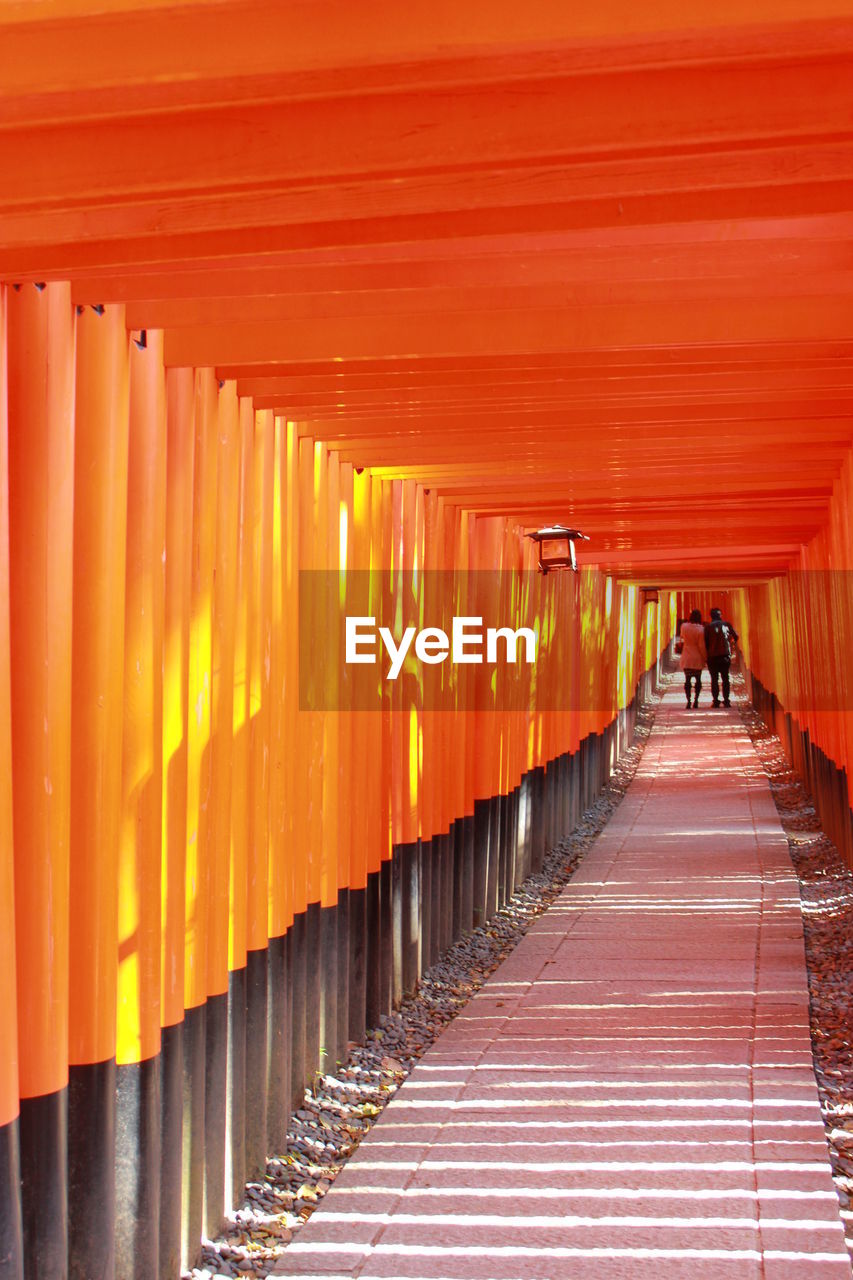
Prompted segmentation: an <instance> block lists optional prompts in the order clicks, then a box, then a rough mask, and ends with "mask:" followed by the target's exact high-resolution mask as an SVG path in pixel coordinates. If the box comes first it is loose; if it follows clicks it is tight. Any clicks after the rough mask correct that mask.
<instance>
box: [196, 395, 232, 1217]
mask: <svg viewBox="0 0 853 1280" xmlns="http://www.w3.org/2000/svg"><path fill="white" fill-rule="evenodd" d="M240 445H241V437H240V417H239V408H238V403H237V388H236V384H235V383H234V382H226V383H224V384H223V385H222V386H220V388H219V397H218V431H217V441H216V449H217V468H216V508H215V516H216V534H215V564H214V571H213V572H214V579H213V583H212V594H213V613H212V618H213V635H212V652H211V663H212V666H211V749H210V815H211V816H210V828H209V835H208V898H207V1002H206V1006H205V1041H206V1043H205V1122H204V1125H205V1189H204V1230H205V1234H206V1235H207V1236H214V1235H216V1233H217V1232H218V1231H219V1230H220V1228H221V1226H222V1222H223V1219H224V1216H225V1213H226V1211H227V1210H228V1209H229V1208H230V1207H231V1203H230V1202H231V1189H230V1185H229V1175H228V1174H227V1170H226V1165H227V1160H226V1149H227V1138H226V1134H227V1127H228V1120H227V1113H228V1106H227V1066H228V920H229V896H230V867H231V796H232V775H231V766H232V759H233V742H234V653H235V641H236V626H237V614H236V610H235V608H234V602H235V598H236V590H237V574H238V553H239V519H240Z"/></svg>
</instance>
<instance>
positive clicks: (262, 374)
mask: <svg viewBox="0 0 853 1280" xmlns="http://www.w3.org/2000/svg"><path fill="white" fill-rule="evenodd" d="M851 8H852V7H851V3H850V0H745V2H744V0H694V2H692V3H690V2H688V3H686V4H685V3H684V2H683V0H678V2H677V3H676V0H649V3H645V4H637V3H635V0H610V2H609V3H606V4H602V3H589V4H586V3H584V4H577V5H568V4H566V3H565V0H524V3H521V4H504V3H496V2H495V0H470V2H469V3H460V0H408V2H407V3H406V4H405V5H400V4H398V3H396V2H395V3H391V0H365V3H359V4H354V3H352V2H351V0H314V2H313V3H305V2H303V3H292V2H290V0H283V2H280V0H266V2H262V0H241V2H238V0H209V2H208V0H198V2H196V3H183V4H180V3H174V2H173V0H111V2H110V3H106V2H105V0H102V3H95V2H93V0H39V2H38V3H24V2H23V0H21V2H18V3H10V2H8V0H4V2H3V3H0V280H2V281H3V284H2V288H0V1009H2V1033H0V1277H2V1280H20V1277H21V1276H22V1275H24V1276H26V1277H27V1280H35V1278H38V1280H62V1278H63V1277H65V1276H66V1275H70V1276H73V1277H75V1278H76V1280H93V1278H95V1277H97V1278H98V1280H110V1278H111V1277H113V1276H116V1277H118V1278H119V1280H125V1278H126V1277H133V1278H134V1280H136V1278H137V1277H138V1278H139V1280H157V1278H158V1277H160V1278H161V1280H174V1278H175V1277H176V1276H177V1275H178V1274H179V1271H180V1268H181V1266H182V1265H186V1264H187V1263H189V1262H191V1260H192V1258H193V1257H194V1255H195V1253H196V1250H197V1248H198V1244H199V1241H200V1238H201V1236H202V1234H203V1233H211V1232H215V1231H216V1230H217V1228H218V1226H219V1224H220V1222H221V1221H222V1218H223V1214H224V1213H225V1212H226V1210H227V1209H228V1208H229V1207H230V1206H232V1205H233V1204H234V1203H235V1202H237V1201H238V1200H239V1198H240V1197H241V1195H242V1188H243V1185H244V1183H245V1181H246V1179H247V1178H248V1177H250V1176H252V1175H254V1174H256V1173H257V1172H258V1171H259V1170H260V1169H261V1168H262V1166H263V1161H264V1157H265V1155H266V1154H267V1153H270V1152H274V1151H275V1150H277V1149H278V1150H280V1149H281V1144H282V1141H283V1135H284V1133H285V1131H286V1129H287V1125H288V1117H289V1114H290V1110H291V1107H292V1105H293V1104H294V1101H295V1100H297V1099H298V1098H299V1097H300V1095H301V1091H302V1089H303V1086H304V1085H305V1083H306V1081H310V1079H311V1077H312V1076H313V1074H314V1073H315V1072H316V1071H317V1070H318V1069H322V1070H327V1069H333V1068H334V1065H335V1063H336V1062H337V1061H338V1060H339V1059H340V1058H341V1057H342V1056H343V1055H344V1054H345V1052H346V1045H347V1042H348V1041H350V1040H359V1039H361V1038H362V1037H363V1035H364V1033H365V1029H366V1027H369V1026H370V1025H371V1024H372V1023H374V1022H376V1020H377V1019H378V1018H379V1016H380V1015H381V1014H383V1013H385V1012H387V1011H389V1010H390V1009H392V1007H393V1006H394V1005H395V1004H396V1003H397V1002H399V1001H400V999H401V997H402V995H403V993H404V992H405V991H406V990H407V989H410V988H411V987H413V985H414V984H415V983H416V981H417V979H418V975H419V973H420V972H421V971H422V969H423V967H424V966H426V965H428V964H429V963H430V962H431V961H433V960H434V959H435V958H436V957H437V956H438V955H439V954H440V953H441V951H442V950H443V949H444V948H445V947H447V946H448V944H449V943H450V942H451V941H452V940H453V939H455V938H456V937H458V936H460V935H461V934H463V933H465V932H466V931H467V930H470V929H471V928H472V927H474V926H476V925H478V924H480V923H481V922H483V921H485V920H486V919H487V918H488V917H489V916H490V914H491V913H493V912H494V911H495V910H497V908H498V907H499V905H500V904H501V903H502V902H503V901H505V899H506V897H507V895H509V894H510V893H511V892H512V890H513V888H514V887H515V886H516V885H517V884H518V883H519V882H520V881H521V880H522V879H523V878H524V877H525V876H527V875H528V874H529V873H530V871H531V870H534V869H536V868H537V867H539V866H541V862H542V858H543V853H544V851H545V850H546V849H547V848H549V847H550V846H551V845H552V844H553V843H554V842H555V841H556V840H557V839H558V838H559V837H561V836H562V835H563V834H564V833H566V832H567V831H568V830H569V829H571V827H572V825H573V824H574V822H575V821H576V819H577V816H578V814H579V813H580V812H581V811H582V809H583V808H584V806H585V805H587V804H589V803H590V802H591V800H592V799H593V798H594V797H595V795H596V794H597V792H598V791H599V790H600V789H601V787H602V786H603V785H604V783H605V781H606V778H607V776H608V773H609V771H610V769H611V768H612V766H613V763H614V761H615V759H616V758H617V755H618V753H619V751H620V750H621V749H622V748H623V746H624V745H625V744H626V743H627V742H628V741H629V739H630V736H631V731H632V726H633V722H634V716H635V711H636V708H637V706H638V703H639V701H640V700H641V699H642V698H643V696H645V695H647V694H648V693H649V692H650V690H651V689H652V688H653V686H654V684H655V682H656V681H657V680H658V677H659V675H660V661H661V655H662V653H663V652H664V651H665V649H666V646H667V644H668V641H669V639H670V637H671V635H672V632H673V628H674V626H675V624H676V621H677V619H678V617H680V616H681V615H682V614H683V613H684V612H685V610H689V608H691V607H694V606H698V607H700V608H702V609H703V611H707V608H708V606H709V605H711V604H715V603H718V604H720V605H721V606H722V607H723V609H724V610H725V611H726V612H727V613H728V614H729V615H730V617H731V619H732V621H733V622H734V624H735V626H736V628H737V630H738V631H739V632H740V636H741V651H742V666H743V669H744V671H745V674H746V677H747V687H748V689H749V691H750V694H751V696H752V698H753V700H754V701H755V702H756V704H757V705H758V706H759V707H760V709H761V710H762V711H763V712H764V714H765V715H766V716H767V717H768V718H770V719H771V721H772V723H773V724H774V726H775V728H776V729H777V730H778V731H779V732H780V733H781V734H782V735H783V738H784V741H785V742H786V744H787V747H788V749H789V751H790V752H791V754H792V756H793V758H794V760H795V762H796V764H797V766H798V768H800V769H801V770H802V771H803V772H804V773H805V774H806V776H807V778H808V781H809V784H810V786H811V787H812V790H813V791H814V792H815V794H816V795H817V797H818V800H819V804H820V809H821V814H822V817H823V820H824V822H825V824H826V825H827V828H828V830H829V831H830V833H831V834H832V835H833V837H834V838H835V840H836V841H837V842H838V843H839V845H840V847H841V848H842V849H843V851H844V853H845V856H846V857H847V858H848V860H850V859H851V849H853V841H851V810H850V793H849V791H848V777H847V773H848V765H849V763H850V753H851V744H853V714H851V712H853V699H851V694H853V687H851V686H853V669H851V664H850V661H849V654H850V652H851V650H853V593H851V591H850V589H849V588H848V585H847V584H848V578H847V573H848V570H849V569H851V567H852V566H851V559H853V530H851V523H850V521H851V517H850V506H851V493H853V462H851V443H853V419H851V411H850V408H851V401H850V387H851V377H853V299H851V279H853V276H851V266H853V250H851V231H852V230H853V212H851V210H853V183H851V178H853V147H851V133H852V132H853V58H851V51H853V17H852V16H851ZM552 522H559V523H565V524H567V525H569V526H571V527H572V528H574V529H578V530H580V531H582V532H583V533H584V534H585V535H586V537H587V538H588V541H578V542H577V544H576V545H577V552H578V562H579V572H577V573H572V572H571V570H568V571H553V572H551V573H549V574H547V575H543V574H541V573H538V572H537V570H536V563H537V560H536V547H535V545H534V542H533V541H532V540H531V539H529V538H528V537H526V536H525V535H526V534H528V533H530V532H531V531H535V530H536V529H538V528H540V527H542V526H544V525H548V524H550V523H552ZM330 582H331V583H332V586H331V588H330V587H329V583H330ZM316 583H319V584H320V586H319V588H316V587H313V586H312V584H316ZM431 584H432V585H431ZM435 584H438V585H437V586H436V585H435ZM649 587H657V588H658V591H657V593H655V592H650V591H648V590H646V591H645V592H644V591H643V590H642V589H643V588H649ZM356 597H357V599H356ZM427 603H430V607H432V606H435V607H436V608H437V609H438V612H439V614H440V615H441V616H442V617H445V616H446V615H447V616H449V615H450V614H452V615H453V616H457V615H459V616H480V617H483V618H496V619H499V620H500V622H501V623H503V624H504V625H512V626H513V627H520V626H529V627H530V628H532V629H533V630H534V632H535V633H536V634H538V637H539V643H540V648H539V653H538V655H537V659H536V662H535V663H534V664H533V665H529V664H526V663H525V662H523V661H521V660H520V659H519V660H518V661H517V662H516V664H515V665H514V666H513V667H512V670H511V673H510V676H509V678H507V671H508V670H509V667H508V666H507V667H506V668H505V669H504V673H503V675H499V672H498V668H497V666H496V665H493V666H492V667H489V666H488V665H487V664H483V665H481V666H479V667H475V666H473V665H470V666H469V665H464V664H457V665H456V666H453V665H451V664H450V663H448V662H445V663H444V664H442V665H441V666H437V665H436V666H430V667H429V669H427V666H426V664H424V663H412V662H410V661H409V659H407V661H406V665H405V669H404V671H403V673H402V675H401V677H400V679H399V680H397V681H389V680H388V679H387V678H385V676H384V674H383V673H382V671H381V669H380V667H379V665H377V666H376V667H375V668H370V667H367V666H360V667H359V669H358V670H359V673H364V676H363V678H362V679H361V681H360V683H359V682H351V681H350V679H349V675H348V674H347V669H345V668H344V667H342V666H341V664H340V647H339V643H338V641H336V640H335V635H336V633H337V631H338V630H339V629H340V624H341V619H342V617H343V616H344V614H347V611H348V610H349V611H350V612H352V610H353V608H355V609H356V610H357V612H358V614H359V615H363V614H365V613H368V614H374V615H378V617H380V618H381V617H382V616H384V617H385V618H386V619H390V618H393V619H394V620H395V622H397V623H399V622H401V620H402V623H405V622H406V620H407V619H411V620H412V621H413V622H415V623H417V624H418V625H419V626H426V625H429V623H430V617H429V616H427V614H428V612H429V611H428V609H427V607H426V605H427ZM347 616H348V614H347ZM306 664H307V666H308V667H309V668H311V669H312V670H313V672H314V676H313V677H312V679H311V680H307V681H302V674H304V672H303V668H304V667H305V666H306ZM427 670H428V672H429V673H428V674H425V673H427ZM434 672H436V673H438V674H437V675H433V674H432V673H434ZM430 681H431V682H432V683H431V684H429V697H427V696H426V686H427V684H428V683H429V682H430ZM309 686H310V687H309ZM356 686H357V688H358V690H359V696H358V697H353V690H354V689H355V688H356Z"/></svg>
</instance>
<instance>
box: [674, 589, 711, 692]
mask: <svg viewBox="0 0 853 1280" xmlns="http://www.w3.org/2000/svg"><path fill="white" fill-rule="evenodd" d="M678 635H679V639H680V640H681V659H680V664H679V665H680V666H681V670H682V671H683V672H684V694H685V697H686V698H687V710H688V711H689V710H690V707H691V702H690V686H691V684H693V683H694V682H695V686H696V692H695V695H694V697H693V703H692V706H693V707H694V708H695V707H698V706H699V694H700V693H701V692H702V668H703V667H704V665H705V661H706V653H705V628H704V627H703V626H702V614H701V613H700V612H699V610H698V609H694V610H693V612H692V613H691V615H690V621H689V622H682V624H681V630H680V631H679V633H678Z"/></svg>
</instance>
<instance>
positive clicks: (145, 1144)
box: [115, 1054, 162, 1280]
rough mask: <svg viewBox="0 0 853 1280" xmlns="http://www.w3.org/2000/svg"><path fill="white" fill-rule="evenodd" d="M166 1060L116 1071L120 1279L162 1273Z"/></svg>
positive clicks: (151, 1278)
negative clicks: (162, 1071)
mask: <svg viewBox="0 0 853 1280" xmlns="http://www.w3.org/2000/svg"><path fill="white" fill-rule="evenodd" d="M160 1068H161V1063H160V1055H159V1054H158V1055H157V1057H156V1058H148V1059H146V1061H145V1062H138V1063H133V1064H127V1065H124V1066H120V1067H117V1068H116V1191H115V1194H116V1264H115V1265H116V1275H117V1276H118V1277H119V1280H125V1278H126V1280H157V1277H158V1275H159V1273H160V1165H161V1159H160V1141H161V1130H160V1126H161V1116H162V1103H161V1098H160Z"/></svg>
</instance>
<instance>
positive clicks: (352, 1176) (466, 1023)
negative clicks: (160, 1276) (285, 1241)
mask: <svg viewBox="0 0 853 1280" xmlns="http://www.w3.org/2000/svg"><path fill="white" fill-rule="evenodd" d="M271 1274H279V1275H289V1276H291V1277H304V1278H305V1280H307V1278H308V1277H313V1278H315V1280H316V1278H317V1277H321V1276H322V1277H326V1278H327V1280H330V1278H331V1277H341V1278H342V1280H343V1278H345V1280H352V1278H353V1277H356V1276H358V1277H365V1278H373V1277H385V1278H386V1280H387V1278H390V1277H400V1278H402V1277H409V1278H417V1280H439V1278H440V1280H472V1278H474V1277H489V1278H490V1280H562V1278H563V1277H570V1278H571V1280H586V1278H587V1277H594V1278H595V1280H611V1278H612V1280H616V1278H617V1277H618V1278H619V1280H635V1278H636V1280H648V1278H649V1277H652V1278H653V1280H674V1278H675V1277H679V1278H681V1277H688V1276H689V1277H691V1280H706V1278H707V1280H711V1278H713V1280H717V1278H718V1277H719V1278H720V1280H753V1278H755V1280H759V1278H763V1280H789V1278H790V1280H794V1278H795V1277H796V1280H848V1277H849V1276H850V1262H849V1258H848V1254H847V1251H846V1248H845V1245H844V1238H843V1233H842V1229H841V1223H840V1219H839V1214H838V1200H837V1197H836V1195H835V1191H834V1189H833V1184H832V1181H831V1173H830V1165H829V1161H828V1156H827V1146H826V1140H825V1136H824V1128H823V1124H822V1121H821V1117H820V1111H819V1108H818V1101H817V1092H816V1086H815V1078H814V1073H813V1069H812V1058H811V1046H810V1038H809V1020H808V995H807V987H806V976H805V965H804V957H803V934H802V924H801V918H800V907H799V897H798V891H797V882H796V880H795V877H794V874H793V871H792V868H791V863H790V858H789V854H788V848H787V842H786V839H785V836H784V834H783V831H782V828H781V826H780V823H779V819H778V816H777V814H776V810H775V807H774V805H773V802H772V799H771V795H770V791H769V787H768V783H767V779H766V777H765V776H764V773H763V770H762V769H761V767H760V764H759V762H758V759H757V757H756V755H755V752H754V749H753V747H752V745H751V743H750V742H749V739H748V737H747V736H746V733H745V731H744V729H743V727H742V725H741V723H740V720H739V718H738V716H737V713H736V712H735V711H734V710H732V711H730V712H726V711H722V710H721V711H716V712H714V711H711V710H710V709H705V710H700V711H698V712H693V711H691V712H686V711H684V710H683V709H682V708H681V695H680V693H677V692H676V691H673V692H671V693H669V694H668V695H667V696H666V698H665V700H664V702H663V704H662V705H661V708H660V710H659V711H658V714H657V719H656V723H655V727H654V729H653V731H652V735H651V737H650V739H649V743H648V745H647V747H646V751H645V754H644V757H643V760H642V762H641V765H640V768H639V770H638V772H637V775H636V777H635V779H634V781H633V783H632V784H631V786H630V788H629V790H628V793H627V795H626V796H625V799H624V800H623V802H622V804H621V805H620V807H619V809H618V810H617V812H616V814H615V816H614V817H613V819H612V820H611V822H610V823H609V824H608V826H607V827H606V828H605V830H604V831H603V832H602V834H601V835H600V836H599V837H598V839H597V841H596V842H595V845H594V847H593V849H592V850H591V851H590V852H589V853H588V854H587V855H586V857H585V859H584V861H583V862H582V864H581V866H580V868H579V870H578V871H577V872H576V874H575V876H574V878H573V879H572V881H571V883H570V884H569V885H568V886H567V888H566V889H565V891H564V892H563V894H562V895H561V897H560V898H559V899H558V900H557V902H556V903H555V904H554V905H553V906H552V907H551V908H550V909H549V910H548V911H547V912H546V913H545V915H543V916H542V917H540V919H539V920H538V921H537V922H536V923H535V924H534V925H533V926H532V927H531V929H530V931H529V932H528V933H527V934H526V936H525V937H524V938H523V939H522V941H521V942H520V943H519V945H518V947H517V948H516V949H515V951H514V952H513V953H512V954H511V955H510V957H509V958H508V959H507V960H506V961H504V963H503V964H502V965H501V966H500V968H499V969H497V970H496V971H495V973H494V974H493V975H492V977H491V978H490V979H489V981H488V982H487V983H486V984H485V985H484V986H483V987H482V989H481V990H480V992H479V993H478V994H477V995H476V996H475V997H474V999H473V1000H472V1001H471V1002H470V1004H469V1005H468V1006H467V1007H466V1008H465V1009H464V1010H463V1011H462V1012H461V1013H460V1014H459V1016H458V1017H457V1018H456V1019H455V1020H454V1021H453V1022H452V1023H451V1024H450V1025H449V1026H448V1028H447V1029H446V1030H445V1031H444V1032H443V1034H442V1035H441V1036H440V1037H439V1039H438V1040H437V1041H436V1042H435V1044H434V1045H433V1046H432V1048H431V1049H429V1050H428V1051H427V1053H426V1054H425V1056H424V1057H423V1059H422V1060H421V1061H420V1062H419V1064H418V1065H417V1067H416V1068H415V1070H414V1071H413V1073H412V1074H411V1076H410V1077H409V1079H408V1080H407V1081H406V1082H405V1084H404V1085H403V1086H402V1087H401V1089H400V1091H399V1093H398V1094H397V1096H396V1097H395V1098H394V1099H393V1101H392V1102H391V1103H389V1105H388V1107H387V1108H386V1109H385V1111H384V1113H383V1115H382V1116H381V1118H380V1119H379V1121H378V1122H377V1123H376V1125H375V1126H374V1127H373V1129H372V1130H371V1132H370V1133H369V1134H368V1135H367V1136H366V1138H365V1139H364V1140H363V1142H362V1143H361V1145H360V1147H359V1149H358V1151H357V1152H356V1153H355V1155H354V1156H353V1157H352V1159H351V1160H350V1161H349V1163H348V1165H347V1167H346V1168H345V1169H344V1171H343V1172H342V1173H341V1174H340V1176H339V1177H338V1178H337V1180H336V1182H335V1183H334V1185H333V1186H332V1188H331V1190H330V1191H329V1193H328V1194H327V1196H326V1197H325V1199H324V1201H323V1204H322V1206H321V1207H320V1208H319V1209H318V1210H317V1211H316V1212H315V1214H314V1215H313V1217H312V1218H311V1220H310V1221H309V1222H308V1224H307V1225H306V1226H305V1227H304V1228H303V1229H302V1231H300V1232H299V1234H298V1236H297V1237H296V1238H295V1239H294V1241H293V1243H292V1244H291V1245H290V1246H289V1247H288V1248H287V1250H286V1251H285V1253H284V1255H283V1257H282V1258H281V1259H280V1260H279V1262H278V1263H277V1264H276V1266H275V1269H274V1272H272V1273H271Z"/></svg>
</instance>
